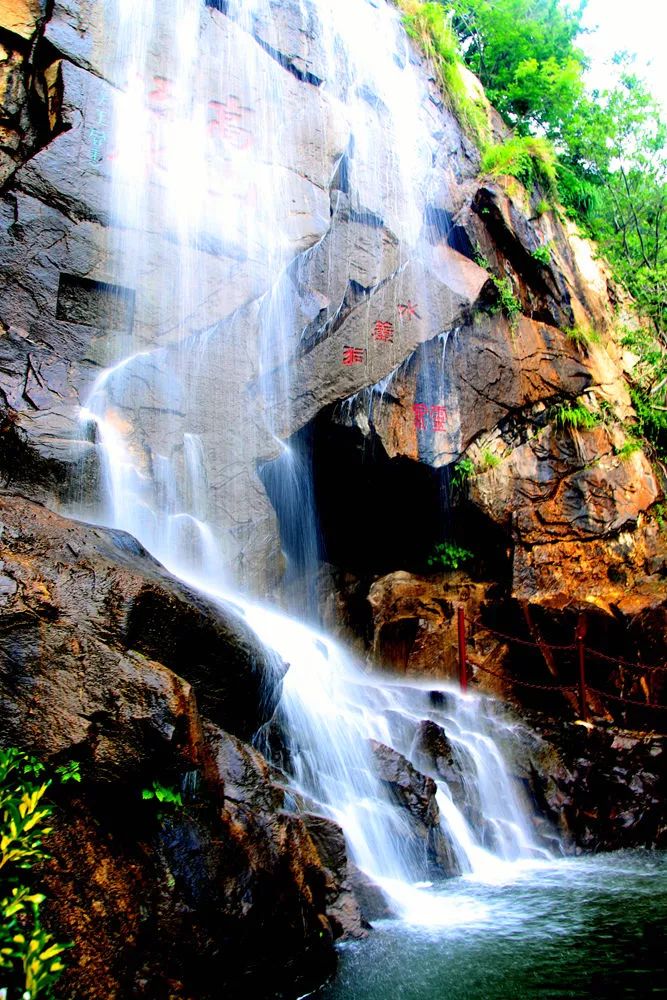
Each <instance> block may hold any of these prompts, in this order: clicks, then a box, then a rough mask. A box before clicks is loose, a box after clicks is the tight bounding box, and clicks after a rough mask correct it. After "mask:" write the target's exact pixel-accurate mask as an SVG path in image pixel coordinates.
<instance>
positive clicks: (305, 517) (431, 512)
mask: <svg viewBox="0 0 667 1000" xmlns="http://www.w3.org/2000/svg"><path fill="white" fill-rule="evenodd" d="M289 453H290V455H291V457H290V459H289V460H287V459H286V457H285V456H281V458H279V459H277V460H276V461H274V462H270V463H267V464H266V465H264V466H263V467H262V468H260V470H259V472H260V476H261V478H262V481H263V483H264V487H265V489H266V491H267V493H268V495H269V499H270V500H271V503H272V504H273V506H274V509H275V510H276V513H277V516H278V522H279V526H280V533H281V542H282V545H283V549H284V551H285V554H286V556H287V558H288V560H289V561H290V564H291V565H292V566H293V567H294V568H297V569H300V570H303V569H306V567H307V566H308V565H309V564H310V565H312V560H313V558H315V559H317V560H319V561H320V562H326V563H329V564H330V565H332V566H334V567H336V568H337V569H340V570H344V571H346V572H350V573H353V574H356V575H357V576H363V577H377V576H381V575H383V574H385V573H390V572H393V571H395V570H406V571H408V572H412V573H428V572H434V569H433V568H429V566H428V559H429V557H430V556H431V555H432V554H433V551H434V548H435V545H436V544H437V543H438V542H442V541H443V540H445V539H447V540H453V541H455V542H456V543H457V544H458V545H461V546H463V547H465V548H468V549H469V550H470V551H471V552H472V553H473V559H472V560H471V561H470V564H469V566H467V567H466V568H468V569H470V570H472V571H474V573H475V575H477V574H479V573H483V574H486V575H489V574H490V575H492V576H495V577H496V578H497V579H502V580H505V579H507V580H508V579H509V553H508V550H507V540H506V537H505V535H504V534H503V533H502V532H501V531H500V530H499V529H497V528H496V527H495V526H493V525H492V524H490V522H489V521H488V520H487V519H486V518H485V517H484V516H483V515H482V514H480V513H479V512H478V511H477V510H475V508H473V507H472V506H471V505H470V504H469V503H466V502H465V501H464V502H463V503H461V504H460V505H457V506H454V507H453V506H452V505H451V503H450V492H451V491H450V485H449V477H450V467H442V468H439V469H436V468H433V467H432V466H430V465H427V464H425V463H423V462H417V461H414V460H412V459H409V458H405V457H397V458H390V457H389V455H388V454H387V452H386V450H385V448H384V446H383V444H382V442H381V440H380V438H379V437H378V436H377V435H376V434H375V433H374V432H373V431H372V430H371V432H370V434H368V435H364V434H362V432H361V431H360V430H359V428H357V427H351V426H345V425H342V424H340V423H338V422H337V421H336V420H335V419H334V407H333V406H331V407H328V408H326V409H325V410H323V411H322V412H321V413H320V414H319V415H318V416H317V417H316V418H315V419H314V420H312V421H311V422H310V423H309V424H308V425H307V426H306V427H304V428H303V429H302V430H300V431H299V432H297V433H296V434H295V435H293V437H292V438H291V439H290V440H289ZM295 468H297V469H298V470H299V472H298V475H297V476H296V478H295V476H294V470H295Z"/></svg>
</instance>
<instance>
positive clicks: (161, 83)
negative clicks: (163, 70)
mask: <svg viewBox="0 0 667 1000" xmlns="http://www.w3.org/2000/svg"><path fill="white" fill-rule="evenodd" d="M152 87H153V89H152V90H149V91H148V103H149V104H150V106H151V108H152V109H153V111H156V112H157V113H158V114H159V115H164V114H166V113H167V112H168V111H170V110H171V109H172V107H173V103H174V91H173V83H172V81H171V80H168V79H167V78H166V77H165V76H154V77H153V80H152Z"/></svg>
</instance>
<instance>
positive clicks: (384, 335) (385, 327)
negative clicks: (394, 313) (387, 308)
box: [373, 319, 394, 343]
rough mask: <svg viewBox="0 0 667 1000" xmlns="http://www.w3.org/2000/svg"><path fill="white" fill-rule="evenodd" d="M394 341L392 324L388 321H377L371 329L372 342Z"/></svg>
mask: <svg viewBox="0 0 667 1000" xmlns="http://www.w3.org/2000/svg"><path fill="white" fill-rule="evenodd" d="M393 339H394V324H393V323H390V322H389V321H388V320H383V319H379V320H378V321H377V322H376V324H375V326H374V327H373V340H384V341H388V342H389V343H392V342H393Z"/></svg>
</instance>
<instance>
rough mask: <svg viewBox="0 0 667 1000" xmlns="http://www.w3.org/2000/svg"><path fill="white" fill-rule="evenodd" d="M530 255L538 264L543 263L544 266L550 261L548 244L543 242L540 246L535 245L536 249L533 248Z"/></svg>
mask: <svg viewBox="0 0 667 1000" xmlns="http://www.w3.org/2000/svg"><path fill="white" fill-rule="evenodd" d="M530 256H531V257H532V258H533V259H534V260H536V261H538V262H539V263H540V264H544V266H545V267H546V266H547V265H548V264H550V263H551V250H550V248H549V244H548V243H545V244H543V245H542V246H540V247H537V249H535V250H533V252H532V253H531V255H530Z"/></svg>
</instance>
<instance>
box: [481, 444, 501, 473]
mask: <svg viewBox="0 0 667 1000" xmlns="http://www.w3.org/2000/svg"><path fill="white" fill-rule="evenodd" d="M498 465H500V456H499V455H496V454H494V452H492V451H491V450H490V449H489V448H485V449H484V451H483V452H482V455H481V458H480V461H479V465H478V466H477V469H476V471H477V472H488V471H489V469H495V468H496V466H498Z"/></svg>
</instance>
